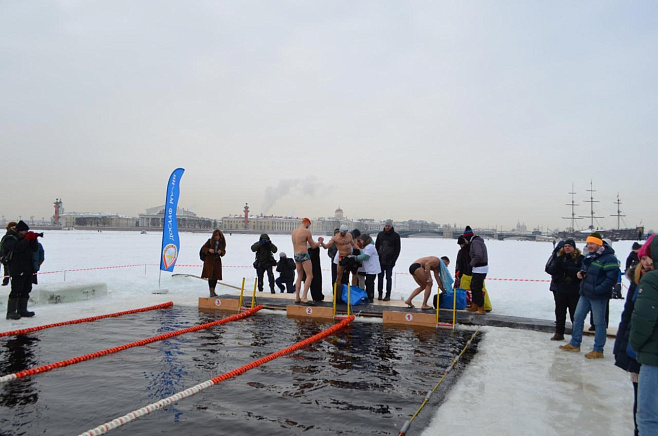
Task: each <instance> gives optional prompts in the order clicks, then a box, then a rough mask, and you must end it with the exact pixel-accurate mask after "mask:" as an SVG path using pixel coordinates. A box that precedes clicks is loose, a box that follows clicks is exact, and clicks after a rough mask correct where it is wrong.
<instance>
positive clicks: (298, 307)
mask: <svg viewBox="0 0 658 436" xmlns="http://www.w3.org/2000/svg"><path fill="white" fill-rule="evenodd" d="M238 298H239V296H238V295H235V294H222V295H220V296H219V297H218V298H210V297H205V298H204V297H201V298H199V307H200V308H203V309H204V310H213V309H215V310H226V311H230V312H237V310H238V304H237V303H238V302H237V300H238ZM326 298H327V296H325V301H320V302H311V303H309V304H303V303H301V304H295V302H294V294H287V293H276V294H272V293H270V292H258V293H257V294H256V304H262V305H263V306H264V307H265V308H266V309H271V310H286V311H287V312H288V316H293V317H313V318H322V319H331V317H332V302H331V300H326ZM218 299H219V300H220V303H219V304H217V301H216V300H218ZM243 306H244V307H250V306H251V294H249V295H245V296H244V297H243ZM417 306H420V301H418V304H417ZM336 309H337V315H345V314H346V313H347V305H346V304H344V303H339V304H337V305H336ZM392 312H393V313H396V312H397V313H399V315H397V316H396V315H395V314H391V313H392ZM351 313H353V314H354V315H357V316H363V317H377V318H383V319H384V322H396V321H395V320H397V321H398V322H396V323H398V324H405V323H410V324H413V325H416V326H426V327H436V325H435V320H436V312H435V311H434V310H421V309H419V308H418V307H416V308H413V309H412V308H408V307H407V306H406V304H404V302H403V301H401V300H391V301H379V300H375V301H374V303H371V304H366V305H363V304H360V305H357V306H352V311H351ZM408 314H411V318H412V319H411V320H408V318H409V316H408ZM394 319H395V320H394ZM405 320H406V321H405ZM439 323H441V324H443V323H447V324H451V323H452V310H447V309H440V312H439ZM457 324H463V325H472V326H494V327H508V328H515V329H524V330H535V331H542V332H546V333H554V332H555V324H554V322H553V321H551V320H543V319H535V318H523V317H516V316H508V315H498V314H496V313H495V310H494V311H492V312H490V313H487V314H486V315H475V314H473V313H472V312H468V311H465V310H458V311H457ZM567 325H569V323H567ZM587 327H589V325H588V324H587V323H586V324H585V328H586V329H587ZM616 332H617V328H616V326H614V327H613V326H610V327H609V328H608V337H615V334H616ZM566 334H571V329H570V328H569V327H567V329H566ZM585 334H586V335H587V334H593V332H588V331H585Z"/></svg>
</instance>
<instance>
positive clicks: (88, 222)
mask: <svg viewBox="0 0 658 436" xmlns="http://www.w3.org/2000/svg"><path fill="white" fill-rule="evenodd" d="M59 222H60V223H61V224H62V227H65V228H80V227H93V228H97V227H108V228H110V227H113V228H123V227H137V225H138V224H139V223H138V221H137V218H135V217H131V216H123V215H118V214H111V213H105V212H97V213H91V212H68V213H64V214H61V215H60V216H59Z"/></svg>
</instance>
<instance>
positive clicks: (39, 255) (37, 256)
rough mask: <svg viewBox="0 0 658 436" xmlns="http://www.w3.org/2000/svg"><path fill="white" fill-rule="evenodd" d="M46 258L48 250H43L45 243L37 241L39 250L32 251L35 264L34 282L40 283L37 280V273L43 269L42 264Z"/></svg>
mask: <svg viewBox="0 0 658 436" xmlns="http://www.w3.org/2000/svg"><path fill="white" fill-rule="evenodd" d="M44 260H46V252H45V251H44V250H43V245H41V243H40V242H39V241H37V251H35V252H34V253H32V261H33V262H32V263H33V264H34V275H33V276H32V283H34V284H35V285H37V284H39V281H38V280H37V273H38V272H39V270H40V269H41V264H42V263H43V261H44Z"/></svg>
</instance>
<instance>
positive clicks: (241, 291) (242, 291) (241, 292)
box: [238, 277, 245, 310]
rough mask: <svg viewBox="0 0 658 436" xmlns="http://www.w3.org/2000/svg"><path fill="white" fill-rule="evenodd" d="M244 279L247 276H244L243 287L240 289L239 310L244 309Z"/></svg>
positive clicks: (243, 279)
mask: <svg viewBox="0 0 658 436" xmlns="http://www.w3.org/2000/svg"><path fill="white" fill-rule="evenodd" d="M244 281H245V278H244V277H242V288H241V289H240V302H239V304H238V307H239V308H240V309H239V310H242V295H243V294H244Z"/></svg>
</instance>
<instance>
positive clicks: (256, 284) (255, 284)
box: [251, 277, 258, 309]
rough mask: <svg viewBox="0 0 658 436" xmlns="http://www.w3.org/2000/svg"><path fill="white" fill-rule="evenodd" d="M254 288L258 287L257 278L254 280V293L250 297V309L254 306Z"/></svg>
mask: <svg viewBox="0 0 658 436" xmlns="http://www.w3.org/2000/svg"><path fill="white" fill-rule="evenodd" d="M256 286H258V277H256V278H255V279H254V293H253V295H252V296H251V308H252V309H253V308H254V305H255V304H256Z"/></svg>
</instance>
